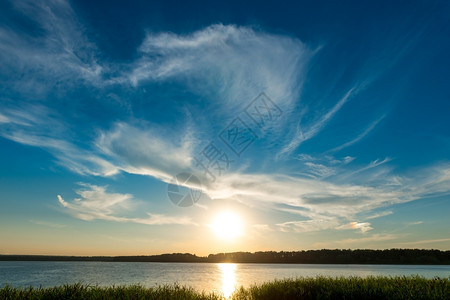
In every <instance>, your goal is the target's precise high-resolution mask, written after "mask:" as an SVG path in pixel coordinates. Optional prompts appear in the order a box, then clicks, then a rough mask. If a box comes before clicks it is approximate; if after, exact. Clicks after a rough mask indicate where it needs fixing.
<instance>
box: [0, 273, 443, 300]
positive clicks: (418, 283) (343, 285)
mask: <svg viewBox="0 0 450 300" xmlns="http://www.w3.org/2000/svg"><path fill="white" fill-rule="evenodd" d="M0 299H11V300H15V299H210V300H213V299H223V296H222V295H221V294H220V293H219V292H205V291H203V292H198V291H195V290H194V289H192V288H189V287H185V286H179V285H171V286H161V287H156V288H145V287H143V286H140V285H131V286H112V287H99V286H89V285H83V284H71V285H64V286H60V287H51V288H32V287H29V288H13V287H11V286H5V287H3V288H0ZM232 299H237V300H250V299H450V278H437V277H436V278H433V279H425V278H423V277H419V276H403V277H367V278H361V277H340V278H331V277H316V278H297V279H284V280H275V281H272V282H268V283H264V284H260V285H254V286H251V287H248V288H243V287H241V288H238V289H237V290H236V291H235V292H234V294H233V295H232Z"/></svg>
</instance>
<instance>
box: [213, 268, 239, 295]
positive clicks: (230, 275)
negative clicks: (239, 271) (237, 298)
mask: <svg viewBox="0 0 450 300" xmlns="http://www.w3.org/2000/svg"><path fill="white" fill-rule="evenodd" d="M217 265H218V266H219V269H220V272H221V274H222V293H223V295H224V296H225V297H226V298H228V297H230V296H231V294H233V292H234V289H235V286H236V264H228V263H223V264H217Z"/></svg>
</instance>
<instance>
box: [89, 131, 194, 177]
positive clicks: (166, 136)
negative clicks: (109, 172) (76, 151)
mask: <svg viewBox="0 0 450 300" xmlns="http://www.w3.org/2000/svg"><path fill="white" fill-rule="evenodd" d="M186 130H189V129H186ZM167 131H168V129H167V128H165V129H164V128H157V127H155V126H152V127H147V128H143V127H141V128H138V127H133V126H130V125H128V124H125V123H117V124H115V126H114V127H113V129H112V130H110V131H107V132H101V134H100V136H99V138H98V139H97V142H96V145H97V147H98V148H99V150H100V153H102V154H103V155H105V156H107V157H109V158H110V161H114V162H116V164H117V167H118V168H119V169H121V170H123V171H125V172H127V173H132V174H141V175H150V176H152V177H155V178H158V179H161V180H164V181H166V182H168V181H169V180H170V179H172V177H173V176H175V175H176V174H178V173H180V172H181V171H183V170H184V171H185V170H186V169H188V168H189V167H190V165H191V152H192V148H193V145H192V141H191V139H190V134H189V132H185V133H181V132H178V134H173V133H168V132H167ZM179 136H182V137H184V138H182V139H180V138H178V137H179Z"/></svg>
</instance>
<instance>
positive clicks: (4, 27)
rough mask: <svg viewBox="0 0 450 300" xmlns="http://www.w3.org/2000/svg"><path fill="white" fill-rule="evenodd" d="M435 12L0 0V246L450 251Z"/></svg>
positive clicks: (426, 5) (447, 31)
mask: <svg viewBox="0 0 450 300" xmlns="http://www.w3.org/2000/svg"><path fill="white" fill-rule="evenodd" d="M449 15H450V5H449V2H447V1H412V2H411V1H370V2H369V1H342V2H338V1H291V2H283V1H281V2H280V1H262V2H261V1H255V2H246V3H242V2H241V1H226V2H220V3H219V2H218V3H211V2H210V1H208V2H207V1H205V2H197V1H186V2H181V1H180V2H177V1H173V2H172V1H151V2H146V1H133V2H131V1H86V0H81V1H72V2H71V1H66V0H54V1H42V2H41V1H31V0H30V1H21V0H19V1H1V3H0V64H1V68H0V81H1V85H0V91H1V92H0V151H1V152H0V153H1V155H0V254H52V255H146V254H160V253H173V252H183V253H184V252H189V253H194V254H197V255H207V254H209V253H218V252H231V251H251V252H253V251H268V250H274V251H281V250H287V251H292V250H306V249H323V248H332V249H335V248H339V249H368V248H371V249H387V248H424V249H441V250H448V249H450V233H449V228H450V221H449V217H448V215H449V211H450V118H449V115H450V85H449V82H450V75H449V72H448V70H449V67H450V58H449V53H450V39H449V38H448V37H449V36H450V18H449V17H448V16H449ZM176 184H178V185H179V186H177V185H176ZM184 196H186V197H185V198H181V199H183V201H182V202H180V201H179V200H180V197H184ZM177 197H178V198H177ZM174 199H175V200H174ZM186 201H187V202H186Z"/></svg>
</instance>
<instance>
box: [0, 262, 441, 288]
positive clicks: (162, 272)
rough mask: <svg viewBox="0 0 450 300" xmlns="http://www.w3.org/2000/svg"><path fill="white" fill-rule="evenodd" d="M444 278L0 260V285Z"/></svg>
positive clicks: (337, 270)
mask: <svg viewBox="0 0 450 300" xmlns="http://www.w3.org/2000/svg"><path fill="white" fill-rule="evenodd" d="M413 274H417V275H420V276H423V277H426V278H433V277H435V276H439V277H449V276H450V266H447V265H446V266H442V265H436V266H434V265H325V264H226V263H224V264H221V263H218V264H214V263H147V262H29V261H27V262H17V261H14V262H10V261H0V284H1V285H3V284H5V283H8V284H10V285H11V286H14V287H27V286H30V285H31V286H35V287H39V286H43V287H49V286H57V285H62V284H65V283H77V282H81V283H85V284H91V285H100V286H110V285H113V284H114V285H125V284H127V285H128V284H137V283H139V284H141V285H144V286H146V287H155V286H158V285H164V284H173V283H176V282H177V283H179V284H181V285H188V286H191V287H193V288H195V289H197V290H199V291H202V290H205V291H207V292H211V291H218V292H223V293H224V295H225V296H229V295H230V294H231V293H232V292H233V290H234V289H235V287H239V286H241V285H243V286H245V287H247V286H249V285H251V284H254V283H262V282H266V281H271V280H274V279H282V278H295V277H300V276H303V277H315V276H318V275H323V276H332V277H335V276H361V277H366V276H369V275H375V276H376V275H383V276H390V275H391V276H395V275H413Z"/></svg>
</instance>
